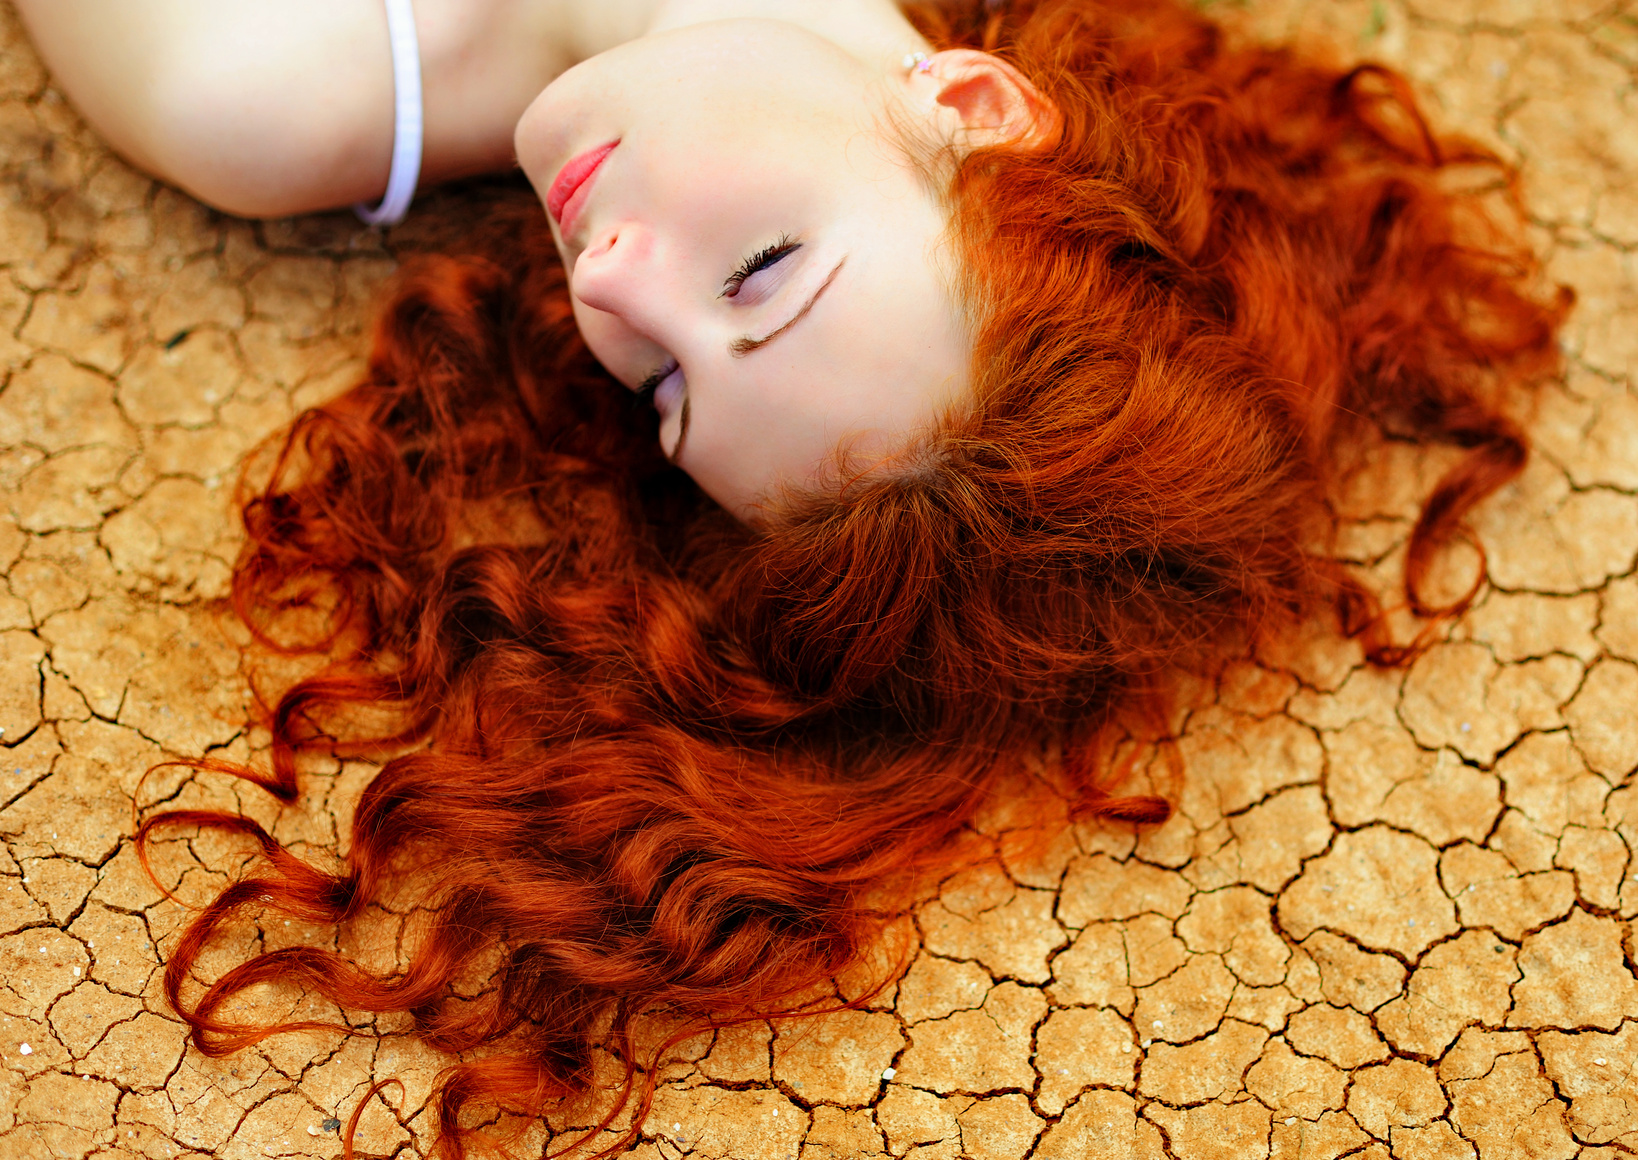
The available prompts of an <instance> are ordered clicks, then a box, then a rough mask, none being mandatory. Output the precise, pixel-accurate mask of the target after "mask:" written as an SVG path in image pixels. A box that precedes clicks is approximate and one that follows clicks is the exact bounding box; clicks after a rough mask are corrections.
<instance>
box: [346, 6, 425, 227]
mask: <svg viewBox="0 0 1638 1160" xmlns="http://www.w3.org/2000/svg"><path fill="white" fill-rule="evenodd" d="M386 5H387V35H388V37H389V38H390V39H391V40H392V86H393V103H394V107H395V114H394V117H393V132H392V170H391V171H390V172H389V173H388V175H387V193H386V196H385V197H383V198H382V199H381V204H380V205H378V206H376V207H374V208H373V209H372V208H371V207H370V206H369V205H367V204H366V203H364V202H359V203H358V204H357V205H355V206H354V207H353V209H354V211H355V212H356V213H357V214H358V216H359V217H361V218H362V219H364V221H365V222H366V223H368V224H369V225H372V226H391V225H397V224H398V223H399V222H401V221H403V220H404V215H405V214H407V213H409V207H410V202H411V201H413V200H415V187H416V185H417V184H418V183H419V182H420V180H421V141H422V131H423V128H424V124H423V121H422V111H421V44H420V40H419V38H418V37H417V36H416V35H415V10H414V9H413V8H411V7H410V0H386Z"/></svg>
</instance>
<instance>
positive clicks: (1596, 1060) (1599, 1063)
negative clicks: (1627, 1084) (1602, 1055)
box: [1593, 1059, 1604, 1067]
mask: <svg viewBox="0 0 1638 1160" xmlns="http://www.w3.org/2000/svg"><path fill="white" fill-rule="evenodd" d="M1593 1062H1594V1063H1596V1064H1597V1065H1598V1066H1599V1067H1603V1066H1604V1060H1602V1059H1595V1060H1593Z"/></svg>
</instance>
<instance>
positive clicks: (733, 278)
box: [718, 234, 802, 298]
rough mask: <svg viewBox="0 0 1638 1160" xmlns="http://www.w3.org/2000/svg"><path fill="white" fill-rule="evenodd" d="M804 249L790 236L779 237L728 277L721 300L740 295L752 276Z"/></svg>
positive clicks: (723, 285) (746, 260)
mask: <svg viewBox="0 0 1638 1160" xmlns="http://www.w3.org/2000/svg"><path fill="white" fill-rule="evenodd" d="M801 248H802V243H801V242H793V241H791V237H790V235H789V234H781V235H779V240H778V241H777V242H775V243H774V244H773V245H771V246H769V247H767V248H766V249H764V250H761V251H760V252H758V253H756V254H753V255H752V256H751V257H749V258H746V259H745V261H744V262H742V263H740V267H739V269H737V270H735V271H734V272H733V273H732V274H730V275H728V281H726V282H724V283H723V284H722V293H721V294H720V295H718V297H719V298H732V297H734V296H735V295H736V294H738V293H739V288H740V287H741V286H743V285H744V284H745V280H746V279H747V278H749V277H750V276H751V275H752V274H755V273H757V272H759V271H761V270H766V269H767V268H768V267H769V266H772V265H774V264H776V263H777V262H780V261H782V260H783V259H785V258H788V257H790V256H791V255H792V254H794V253H796V251H797V250H800V249H801Z"/></svg>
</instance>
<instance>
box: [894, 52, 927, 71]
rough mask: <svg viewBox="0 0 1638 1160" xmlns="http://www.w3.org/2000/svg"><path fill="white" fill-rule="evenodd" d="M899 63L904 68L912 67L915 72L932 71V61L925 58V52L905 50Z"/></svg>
mask: <svg viewBox="0 0 1638 1160" xmlns="http://www.w3.org/2000/svg"><path fill="white" fill-rule="evenodd" d="M899 63H900V64H902V65H903V66H904V67H905V68H907V69H913V70H915V71H916V72H923V73H924V72H932V71H933V62H932V61H930V60H928V59H927V54H926V53H925V52H907V53H905V54H904V59H903V60H902V61H900V62H899Z"/></svg>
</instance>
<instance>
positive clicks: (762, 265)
mask: <svg viewBox="0 0 1638 1160" xmlns="http://www.w3.org/2000/svg"><path fill="white" fill-rule="evenodd" d="M801 248H802V243H801V242H793V241H791V236H790V235H789V234H780V235H779V240H778V241H777V242H775V243H774V244H773V245H771V246H767V247H765V248H764V249H762V250H759V251H758V252H757V253H755V254H752V255H751V256H750V257H749V258H746V259H745V261H743V262H741V263H740V266H739V269H737V270H735V271H734V272H733V273H732V274H730V275H728V281H726V282H724V283H723V284H722V294H721V295H720V297H723V298H732V297H734V296H735V295H736V294H738V293H739V288H740V287H741V286H743V285H744V284H745V280H746V279H747V278H749V277H750V276H751V275H752V274H756V273H758V272H760V271H762V270H766V269H767V268H768V267H769V266H772V265H775V264H777V263H778V262H780V261H782V260H783V259H785V258H788V257H790V256H791V255H792V254H794V253H796V251H797V250H800V249H801ZM670 373H671V368H670V367H661V368H660V369H659V370H657V371H655V372H654V373H653V374H651V375H649V376H648V378H646V379H644V380H643V381H642V382H641V383H640V384H639V385H638V387H637V390H636V391H635V392H634V393H633V397H634V398H635V400H636V402H637V405H638V407H652V406H653V405H654V392H655V391H657V390H659V389H660V384H661V383H663V382H664V381H665V377H666V375H668V374H670Z"/></svg>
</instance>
